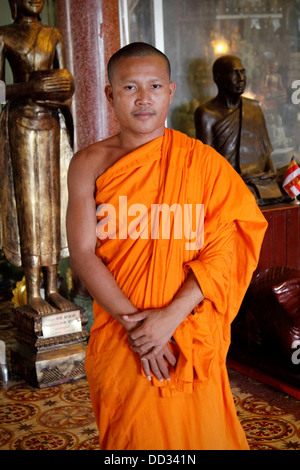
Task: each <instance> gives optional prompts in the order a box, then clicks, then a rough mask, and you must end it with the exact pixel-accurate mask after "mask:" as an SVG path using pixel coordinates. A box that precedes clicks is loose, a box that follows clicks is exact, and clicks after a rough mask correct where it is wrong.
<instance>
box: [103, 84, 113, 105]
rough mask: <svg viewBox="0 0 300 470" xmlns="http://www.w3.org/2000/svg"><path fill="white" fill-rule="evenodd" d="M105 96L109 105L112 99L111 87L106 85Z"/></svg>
mask: <svg viewBox="0 0 300 470" xmlns="http://www.w3.org/2000/svg"><path fill="white" fill-rule="evenodd" d="M105 96H106V99H107V101H109V103H113V101H114V97H113V90H112V87H111V85H106V87H105Z"/></svg>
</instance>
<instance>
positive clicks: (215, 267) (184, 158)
mask: <svg viewBox="0 0 300 470" xmlns="http://www.w3.org/2000/svg"><path fill="white" fill-rule="evenodd" d="M96 204H97V206H98V208H100V209H102V211H99V212H98V215H99V214H100V215H99V217H98V220H99V223H100V225H101V224H102V225H101V230H102V231H101V230H100V225H99V227H97V229H98V228H99V232H97V233H98V236H99V237H100V238H102V239H98V245H97V248H96V253H97V255H98V256H99V257H101V259H102V260H103V262H104V263H105V264H106V266H107V267H108V269H109V270H110V271H111V272H112V274H113V275H114V277H115V279H116V281H117V282H118V285H119V286H120V288H121V289H122V290H123V292H124V293H125V295H126V296H127V297H128V298H129V299H130V300H131V302H132V303H133V304H134V305H135V306H136V307H137V308H139V309H141V310H143V309H148V308H158V307H163V306H166V305H167V304H168V303H169V302H171V301H172V299H173V297H174V295H175V294H176V293H177V292H178V290H179V289H180V287H181V286H182V284H183V283H184V281H185V279H186V278H187V276H188V274H189V272H190V270H192V271H193V272H194V274H195V276H196V278H197V280H198V282H199V285H200V287H201V289H202V292H203V294H204V297H205V299H204V301H203V302H202V303H201V304H200V305H199V306H197V307H196V308H195V309H194V311H193V312H191V314H190V315H188V317H187V318H186V319H185V320H184V322H182V323H181V325H180V326H179V327H178V328H177V330H176V331H175V333H174V339H175V341H176V344H175V345H173V344H171V345H170V347H171V348H172V349H173V351H174V353H175V354H176V355H177V357H178V360H177V365H176V368H175V369H174V370H171V381H170V382H167V381H164V382H162V383H161V382H159V381H158V380H156V379H155V378H154V379H153V380H152V382H149V381H148V380H147V378H146V377H145V374H144V373H143V370H142V367H141V362H140V359H139V356H138V355H137V354H135V353H134V352H132V350H131V349H130V347H129V344H128V340H127V333H126V331H125V329H124V328H123V327H122V326H121V325H120V324H119V323H118V322H117V321H116V320H114V319H113V318H112V317H111V316H110V315H109V314H108V313H106V312H105V311H104V310H103V309H102V308H101V307H100V306H99V305H98V304H97V303H94V325H93V327H92V330H91V338H90V341H89V346H88V352H87V357H86V372H87V377H88V380H89V384H90V392H91V399H92V404H93V407H94V411H95V416H96V420H97V424H98V427H99V435H100V448H101V449H109V450H113V449H115V450H129V449H131V450H140V449H142V450H147V449H150V450H179V449H181V450H184V449H185V450H189V449H193V450H197V449H207V450H209V449H248V444H247V441H246V438H245V434H244V432H243V429H242V427H241V425H240V423H239V420H238V418H237V415H236V411H235V406H234V402H233V397H232V394H231V390H230V385H229V381H228V375H227V370H226V363H225V361H226V355H227V352H228V347H229V344H230V325H231V322H232V320H233V319H234V318H235V316H236V314H237V312H238V310H239V307H240V305H241V302H242V300H243V297H244V295H245V292H246V289H247V287H248V285H249V283H250V280H251V276H252V273H253V271H254V270H255V268H256V266H257V262H258V258H259V253H260V247H261V244H262V240H263V236H264V233H265V230H266V227H267V223H266V221H265V219H264V217H263V215H262V214H261V212H260V210H259V208H258V206H257V204H256V202H255V200H254V198H253V196H252V194H251V193H250V191H249V190H248V189H247V187H246V186H245V184H244V183H243V181H242V180H241V178H240V176H239V175H238V174H237V173H236V172H235V171H234V170H233V169H232V167H231V165H230V164H229V163H228V162H227V161H226V160H225V159H224V158H223V157H222V156H220V155H219V154H218V153H217V152H216V151H215V150H213V149H212V148H211V147H209V146H207V145H204V144H203V143H202V142H200V141H198V140H195V139H191V138H189V137H187V136H186V135H184V134H181V133H180V132H178V131H174V130H170V129H166V130H165V135H164V136H163V137H160V138H158V139H155V140H153V141H151V142H149V143H147V144H146V145H144V146H143V147H141V148H138V149H137V150H135V151H133V152H132V153H130V154H128V155H126V156H125V157H123V158H122V159H121V160H119V161H118V162H117V163H115V164H114V165H113V166H112V167H110V168H109V169H108V170H107V171H106V172H105V173H104V174H102V175H101V176H100V177H99V178H98V179H97V182H96ZM197 204H199V205H202V206H201V207H202V209H203V211H202V214H203V220H204V224H203V226H202V229H201V224H200V222H199V227H200V228H199V227H197V220H198V219H197V218H196V217H195V214H197V211H196V205H197ZM163 205H165V206H163ZM185 205H189V206H188V207H192V209H193V210H192V212H190V214H191V219H192V221H191V220H190V223H189V224H188V223H187V220H186V218H185V217H184V216H186V217H187V214H188V211H186V212H185V210H184V206H185ZM162 207H166V208H175V207H177V208H181V209H182V210H181V211H180V210H179V215H181V218H179V219H176V217H177V216H178V213H177V216H175V214H174V213H173V212H172V211H171V210H170V213H169V214H168V215H169V218H163V217H162V216H160V218H156V214H157V212H155V210H153V209H155V208H156V210H157V208H162ZM186 207H187V206H186ZM105 210H106V211H107V212H105ZM108 213H109V214H110V216H109V217H107V214H108ZM158 220H159V226H158V225H157V223H156V222H157V221H158ZM105 224H107V225H106V228H107V229H108V235H109V238H108V237H107V238H105V236H104V234H103V229H104V227H105ZM153 227H154V229H155V228H157V227H158V231H157V232H156V231H155V230H154V229H153ZM180 227H181V229H180ZM187 227H188V228H190V229H191V231H190V232H189V231H188V230H187V229H186V228H187ZM197 228H198V230H197ZM200 229H201V230H200ZM175 233H176V235H175ZM189 233H192V234H193V235H195V234H197V235H196V238H195V237H194V238H193V239H192V235H191V236H189ZM169 234H170V236H169ZM180 235H181V236H180ZM197 237H198V238H197ZM195 239H197V240H198V241H197V240H196V241H197V243H198V242H199V241H201V245H199V244H198V245H197V244H196V243H194V242H195ZM193 243H194V244H193Z"/></svg>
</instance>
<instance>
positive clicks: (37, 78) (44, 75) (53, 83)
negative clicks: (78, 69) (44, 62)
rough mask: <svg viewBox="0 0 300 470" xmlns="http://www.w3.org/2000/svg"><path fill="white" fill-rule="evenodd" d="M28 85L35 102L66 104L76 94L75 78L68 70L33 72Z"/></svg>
mask: <svg viewBox="0 0 300 470" xmlns="http://www.w3.org/2000/svg"><path fill="white" fill-rule="evenodd" d="M27 85H28V89H29V90H30V93H31V97H32V98H33V99H35V100H45V101H46V100H54V101H62V102H64V101H66V100H68V99H70V98H71V97H72V95H73V93H74V81H73V77H72V75H71V74H70V72H69V71H68V70H66V69H63V70H43V71H36V72H33V73H32V74H31V76H30V79H29V81H28V84H27Z"/></svg>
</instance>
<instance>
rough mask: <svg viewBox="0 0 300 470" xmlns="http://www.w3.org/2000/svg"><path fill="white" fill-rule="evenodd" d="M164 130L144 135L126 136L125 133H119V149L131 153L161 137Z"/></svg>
mask: <svg viewBox="0 0 300 470" xmlns="http://www.w3.org/2000/svg"><path fill="white" fill-rule="evenodd" d="M164 133H165V128H162V129H159V130H157V131H155V132H153V133H149V134H148V133H146V134H128V133H126V132H122V131H121V132H120V133H119V134H118V138H119V145H120V147H121V148H123V149H124V150H126V151H127V153H130V152H133V151H134V150H135V149H137V148H139V147H142V146H143V145H145V144H148V142H151V141H152V140H154V139H157V138H158V137H163V135H164Z"/></svg>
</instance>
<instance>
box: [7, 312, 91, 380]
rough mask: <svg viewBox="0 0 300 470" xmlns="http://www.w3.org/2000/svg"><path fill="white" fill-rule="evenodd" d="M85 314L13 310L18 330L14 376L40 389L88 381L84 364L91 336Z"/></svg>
mask: <svg viewBox="0 0 300 470" xmlns="http://www.w3.org/2000/svg"><path fill="white" fill-rule="evenodd" d="M87 321H88V320H87V317H86V316H85V311H84V310H83V309H82V308H81V307H79V306H77V305H74V310H71V311H67V312H66V311H60V310H57V311H56V312H54V313H50V314H49V313H48V314H45V315H39V314H37V313H36V312H34V311H33V310H32V309H31V308H30V307H28V306H23V307H15V308H13V309H12V322H13V324H14V325H15V327H16V328H17V333H16V343H15V345H14V346H12V349H11V367H12V370H13V371H14V373H16V374H17V375H19V376H21V377H22V378H24V379H25V380H26V381H27V382H28V383H30V384H31V385H33V386H35V387H37V388H46V387H50V386H53V385H58V384H62V383H65V382H70V381H72V380H77V379H81V378H83V377H85V370H84V361H85V354H86V348H87V338H88V332H87V331H86V330H85V329H83V326H84V325H86V323H87Z"/></svg>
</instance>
